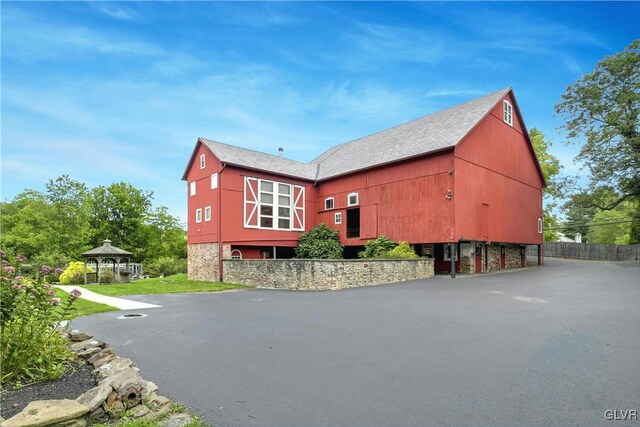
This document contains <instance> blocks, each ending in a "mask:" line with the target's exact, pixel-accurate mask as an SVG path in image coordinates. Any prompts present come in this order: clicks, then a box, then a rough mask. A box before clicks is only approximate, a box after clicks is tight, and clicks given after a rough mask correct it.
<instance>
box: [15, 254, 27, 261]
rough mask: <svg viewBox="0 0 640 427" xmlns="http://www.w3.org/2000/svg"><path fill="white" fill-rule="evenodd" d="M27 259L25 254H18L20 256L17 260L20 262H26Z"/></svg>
mask: <svg viewBox="0 0 640 427" xmlns="http://www.w3.org/2000/svg"><path fill="white" fill-rule="evenodd" d="M26 260H27V258H25V257H24V256H22V255H18V256H17V257H16V261H18V262H25V261H26Z"/></svg>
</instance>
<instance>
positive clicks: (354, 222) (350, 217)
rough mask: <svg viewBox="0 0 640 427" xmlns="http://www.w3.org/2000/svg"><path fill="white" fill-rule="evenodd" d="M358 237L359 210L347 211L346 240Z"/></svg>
mask: <svg viewBox="0 0 640 427" xmlns="http://www.w3.org/2000/svg"><path fill="white" fill-rule="evenodd" d="M356 237H360V208H355V209H347V239H353V238H356Z"/></svg>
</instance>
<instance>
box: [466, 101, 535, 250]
mask: <svg viewBox="0 0 640 427" xmlns="http://www.w3.org/2000/svg"><path fill="white" fill-rule="evenodd" d="M508 98H509V101H510V102H511V103H512V105H514V109H513V127H511V126H509V125H508V124H506V123H505V122H504V121H503V119H502V102H499V103H498V105H497V106H496V107H495V108H494V109H493V110H492V111H491V113H490V114H489V115H488V116H487V117H486V118H485V119H484V120H483V121H481V122H480V123H479V124H478V126H476V128H475V129H473V130H472V131H471V132H470V133H469V135H467V136H466V137H465V138H464V139H463V141H462V142H460V144H458V146H457V147H456V149H455V176H456V179H455V186H456V188H455V194H454V199H455V211H456V239H466V240H488V241H493V242H508V243H531V244H534V243H535V244H539V243H542V234H540V233H538V230H537V227H538V218H540V216H541V215H542V184H543V182H542V179H541V177H540V174H539V171H538V169H537V166H536V162H537V160H536V158H535V157H534V156H533V154H532V152H531V149H530V147H529V143H528V141H527V138H526V137H525V135H524V134H523V133H522V129H523V127H522V126H521V124H520V122H519V120H518V116H517V114H516V110H515V104H514V103H513V100H512V99H511V97H510V96H509V97H508Z"/></svg>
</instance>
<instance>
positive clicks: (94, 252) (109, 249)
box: [82, 239, 133, 258]
mask: <svg viewBox="0 0 640 427" xmlns="http://www.w3.org/2000/svg"><path fill="white" fill-rule="evenodd" d="M109 255H111V256H113V255H117V256H131V255H133V254H132V253H131V252H129V251H125V250H124V249H120V248H117V247H115V246H111V240H109V239H106V240H105V241H104V242H103V244H102V246H98V247H97V248H93V249H90V250H88V251H86V252H83V253H82V256H83V257H85V258H88V257H95V256H100V257H105V256H109Z"/></svg>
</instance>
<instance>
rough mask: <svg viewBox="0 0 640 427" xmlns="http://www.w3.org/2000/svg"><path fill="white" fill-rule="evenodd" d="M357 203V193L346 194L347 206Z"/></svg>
mask: <svg viewBox="0 0 640 427" xmlns="http://www.w3.org/2000/svg"><path fill="white" fill-rule="evenodd" d="M357 205H358V193H351V194H349V195H348V196H347V206H357Z"/></svg>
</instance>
